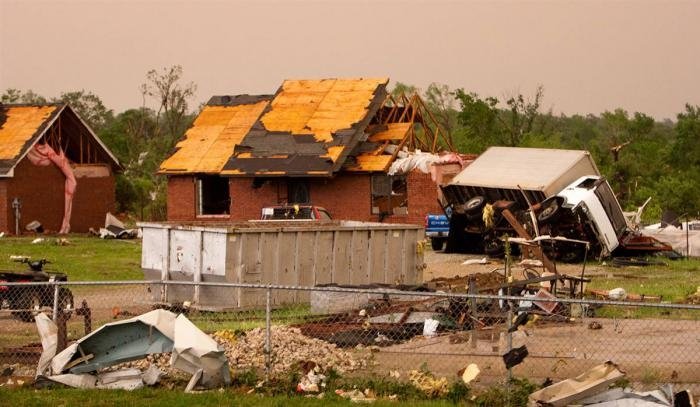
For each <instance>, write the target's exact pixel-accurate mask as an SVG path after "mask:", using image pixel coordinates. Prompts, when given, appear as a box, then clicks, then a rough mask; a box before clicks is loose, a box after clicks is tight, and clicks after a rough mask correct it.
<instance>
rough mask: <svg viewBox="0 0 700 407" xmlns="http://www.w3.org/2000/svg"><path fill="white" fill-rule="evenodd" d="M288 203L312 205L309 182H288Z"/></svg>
mask: <svg viewBox="0 0 700 407" xmlns="http://www.w3.org/2000/svg"><path fill="white" fill-rule="evenodd" d="M287 202H288V203H295V204H308V203H311V194H310V193H309V183H308V181H298V180H293V181H288V182H287Z"/></svg>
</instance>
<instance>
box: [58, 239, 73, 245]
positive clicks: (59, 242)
mask: <svg viewBox="0 0 700 407" xmlns="http://www.w3.org/2000/svg"><path fill="white" fill-rule="evenodd" d="M70 244H71V242H70V240H68V239H66V238H65V237H60V238H58V239H56V246H69V245H70Z"/></svg>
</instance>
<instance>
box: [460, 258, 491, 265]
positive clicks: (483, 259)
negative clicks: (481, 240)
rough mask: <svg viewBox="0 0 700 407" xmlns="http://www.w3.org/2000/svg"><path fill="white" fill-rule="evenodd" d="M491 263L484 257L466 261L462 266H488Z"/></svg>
mask: <svg viewBox="0 0 700 407" xmlns="http://www.w3.org/2000/svg"><path fill="white" fill-rule="evenodd" d="M489 263H491V262H490V261H489V260H488V259H487V258H486V257H484V258H481V259H468V260H465V261H463V262H462V265H463V266H469V265H470V264H489Z"/></svg>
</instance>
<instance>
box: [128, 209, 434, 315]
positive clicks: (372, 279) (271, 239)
mask: <svg viewBox="0 0 700 407" xmlns="http://www.w3.org/2000/svg"><path fill="white" fill-rule="evenodd" d="M139 227H140V228H142V230H143V250H142V254H141V267H142V269H143V272H144V277H145V279H147V280H162V281H189V282H195V283H196V282H204V283H207V282H215V283H244V284H276V285H286V286H307V287H308V286H314V285H322V284H351V285H361V284H419V283H422V281H423V267H424V263H423V252H422V245H421V243H420V242H421V241H422V240H423V238H424V230H423V228H422V227H420V226H416V225H399V224H383V223H372V222H354V221H328V222H304V221H287V222H275V221H270V222H267V221H249V222H236V223H226V224H223V223H222V224H212V223H206V224H201V223H199V224H198V223H194V222H193V223H184V224H183V223H140V224H139ZM151 293H152V295H153V298H152V299H151V300H152V301H154V302H162V303H166V304H177V303H183V302H185V301H187V302H189V303H191V304H192V305H193V306H196V307H199V308H203V309H212V310H218V309H235V308H251V307H258V306H264V305H265V295H262V294H263V292H262V291H261V290H260V289H252V288H235V289H232V288H227V287H215V286H206V285H202V286H197V285H181V286H177V285H171V286H168V287H167V289H163V290H161V289H152V290H151ZM232 293H233V295H232ZM308 301H309V294H308V292H304V291H292V290H289V291H282V290H275V292H274V293H273V294H272V303H273V304H275V305H280V304H289V303H301V302H308Z"/></svg>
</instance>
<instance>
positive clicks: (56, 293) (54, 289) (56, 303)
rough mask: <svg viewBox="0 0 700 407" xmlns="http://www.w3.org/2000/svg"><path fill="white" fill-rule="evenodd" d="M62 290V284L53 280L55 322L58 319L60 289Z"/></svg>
mask: <svg viewBox="0 0 700 407" xmlns="http://www.w3.org/2000/svg"><path fill="white" fill-rule="evenodd" d="M59 290H60V286H59V285H58V284H56V282H55V281H54V282H53V322H54V323H55V322H57V321H58V291H59Z"/></svg>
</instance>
